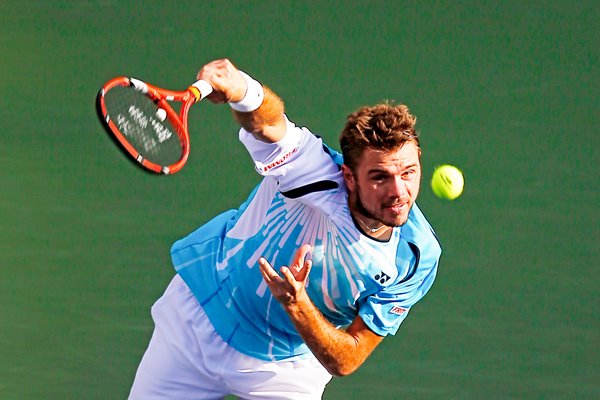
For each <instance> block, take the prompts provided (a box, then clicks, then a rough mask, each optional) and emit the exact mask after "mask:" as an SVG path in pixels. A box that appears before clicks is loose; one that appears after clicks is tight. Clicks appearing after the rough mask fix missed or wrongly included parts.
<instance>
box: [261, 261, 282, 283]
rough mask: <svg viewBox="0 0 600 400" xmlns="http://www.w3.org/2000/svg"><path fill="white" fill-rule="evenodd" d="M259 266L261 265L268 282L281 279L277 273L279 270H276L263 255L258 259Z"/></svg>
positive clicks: (262, 272)
mask: <svg viewBox="0 0 600 400" xmlns="http://www.w3.org/2000/svg"><path fill="white" fill-rule="evenodd" d="M258 266H259V267H260V273H261V274H262V276H263V278H264V279H265V281H266V282H267V283H270V282H273V280H275V279H277V278H278V279H281V277H280V276H279V275H278V274H277V271H275V270H274V269H273V267H271V264H269V262H268V261H267V260H266V259H264V258H263V257H260V258H259V259H258Z"/></svg>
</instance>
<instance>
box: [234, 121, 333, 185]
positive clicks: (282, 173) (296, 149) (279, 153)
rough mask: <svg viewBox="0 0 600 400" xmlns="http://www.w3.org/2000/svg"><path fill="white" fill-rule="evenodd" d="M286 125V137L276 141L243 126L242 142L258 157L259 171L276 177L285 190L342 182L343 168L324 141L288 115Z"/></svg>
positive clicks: (254, 156)
mask: <svg viewBox="0 0 600 400" xmlns="http://www.w3.org/2000/svg"><path fill="white" fill-rule="evenodd" d="M286 125H287V130H286V134H285V136H284V137H283V139H281V140H280V141H278V142H276V143H265V142H261V141H259V140H257V139H256V138H255V137H254V136H253V135H252V134H251V133H250V132H248V131H246V130H245V129H243V128H242V129H240V133H239V137H240V141H241V142H242V143H243V144H244V146H245V147H246V149H247V150H248V152H249V153H250V156H251V157H252V159H253V160H254V165H255V168H256V170H257V172H258V173H259V174H261V175H263V176H272V177H274V178H275V180H277V182H278V183H279V191H281V192H286V191H290V190H292V189H296V188H299V187H302V186H305V185H308V184H312V183H316V182H320V181H333V182H337V183H338V184H341V173H340V171H339V167H338V165H337V164H336V163H335V162H334V161H333V160H332V158H331V157H330V156H329V154H327V153H326V152H325V150H324V149H323V142H322V140H321V139H320V138H318V137H316V136H315V135H313V134H312V133H311V132H310V131H309V130H308V129H306V128H300V127H297V126H296V125H295V124H294V123H293V122H291V121H289V120H288V119H287V117H286Z"/></svg>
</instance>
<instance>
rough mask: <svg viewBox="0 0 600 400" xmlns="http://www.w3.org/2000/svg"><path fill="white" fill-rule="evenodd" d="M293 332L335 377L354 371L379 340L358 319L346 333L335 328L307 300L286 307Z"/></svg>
mask: <svg viewBox="0 0 600 400" xmlns="http://www.w3.org/2000/svg"><path fill="white" fill-rule="evenodd" d="M285 310H286V311H287V313H288V315H289V316H290V319H291V320H292V322H293V323H294V325H295V327H296V330H297V331H298V333H299V334H300V336H301V337H302V339H304V342H305V343H306V345H307V346H308V348H309V349H310V350H311V351H312V353H313V354H314V355H315V357H316V358H317V359H318V360H319V361H320V362H321V364H322V365H323V366H324V367H325V369H327V371H329V373H331V374H332V375H335V376H345V375H349V374H351V373H352V372H354V371H355V370H356V369H358V367H360V365H361V364H362V363H363V362H364V361H365V360H366V359H367V357H368V356H369V354H370V353H371V352H372V350H373V348H374V347H375V346H377V344H378V343H379V341H380V340H381V338H380V337H379V336H376V335H375V334H373V333H372V332H371V331H369V330H368V328H366V326H364V322H362V319H360V317H357V319H355V321H354V322H353V323H352V324H351V325H350V326H349V327H348V329H347V330H342V329H337V328H336V327H335V326H333V325H332V324H331V323H330V322H329V321H327V320H326V319H325V317H323V315H322V314H321V312H320V311H319V310H318V309H317V308H316V307H315V306H314V304H313V303H312V302H311V301H310V299H308V297H306V298H305V299H303V300H302V301H300V302H296V303H292V304H288V305H286V306H285Z"/></svg>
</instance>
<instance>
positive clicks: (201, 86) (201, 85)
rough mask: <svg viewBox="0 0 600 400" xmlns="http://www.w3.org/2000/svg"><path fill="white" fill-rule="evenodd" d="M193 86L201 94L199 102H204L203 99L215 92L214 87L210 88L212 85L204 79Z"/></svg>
mask: <svg viewBox="0 0 600 400" xmlns="http://www.w3.org/2000/svg"><path fill="white" fill-rule="evenodd" d="M192 86H193V87H195V88H196V89H198V91H199V92H200V98H199V99H198V101H200V100H202V99H203V98H205V97H206V96H208V95H209V94H211V93H212V91H213V88H212V86H210V83H208V82H206V81H205V80H202V79H200V80H198V81H196V82H194V83H192Z"/></svg>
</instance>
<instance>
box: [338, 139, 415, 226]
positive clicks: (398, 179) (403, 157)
mask: <svg viewBox="0 0 600 400" xmlns="http://www.w3.org/2000/svg"><path fill="white" fill-rule="evenodd" d="M419 153H420V150H419V148H418V147H417V145H416V144H415V143H413V142H407V143H405V144H404V145H403V146H402V147H400V148H399V149H397V150H394V151H391V152H385V151H381V150H373V149H366V150H365V151H364V152H363V154H362V156H361V158H360V159H359V161H358V164H357V166H356V171H355V172H354V173H353V172H352V171H351V170H350V168H348V167H347V166H346V165H343V166H342V169H343V173H344V179H345V181H346V186H347V187H348V201H349V205H350V209H351V210H352V211H353V212H358V213H360V214H361V215H362V216H363V217H366V218H369V219H371V220H375V221H379V222H380V223H382V224H385V225H387V226H401V225H403V224H404V223H406V221H407V219H408V213H409V211H410V209H411V207H412V205H413V204H414V202H415V200H416V199H417V195H418V194H419V186H420V182H421V164H420V161H419Z"/></svg>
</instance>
